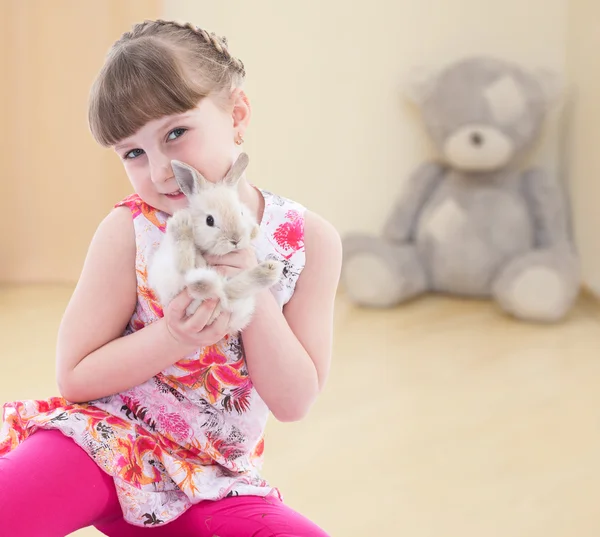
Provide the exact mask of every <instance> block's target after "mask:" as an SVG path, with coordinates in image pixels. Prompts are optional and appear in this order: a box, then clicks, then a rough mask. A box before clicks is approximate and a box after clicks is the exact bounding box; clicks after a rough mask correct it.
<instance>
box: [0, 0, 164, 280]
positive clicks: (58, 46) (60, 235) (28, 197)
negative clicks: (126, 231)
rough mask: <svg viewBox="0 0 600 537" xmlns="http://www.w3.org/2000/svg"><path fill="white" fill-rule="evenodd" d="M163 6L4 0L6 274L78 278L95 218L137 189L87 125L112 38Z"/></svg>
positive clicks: (1, 267)
mask: <svg viewBox="0 0 600 537" xmlns="http://www.w3.org/2000/svg"><path fill="white" fill-rule="evenodd" d="M157 6H158V2H157V1H154V0H128V1H127V2H121V1H118V0H103V1H102V2H81V1H79V0H53V1H52V2H48V1H46V0H27V1H3V2H2V17H1V18H0V35H1V36H2V49H1V50H0V58H1V59H0V68H1V69H2V70H1V72H2V84H1V85H0V86H1V88H2V89H1V92H2V93H1V94H0V98H1V100H0V107H1V108H0V113H1V114H0V115H1V117H2V129H0V130H1V131H2V138H1V139H0V148H1V149H0V150H1V151H2V153H1V155H0V157H1V162H2V168H1V169H2V172H1V179H0V184H1V187H0V189H1V190H0V195H2V200H3V201H4V204H3V208H2V223H3V225H2V232H1V234H0V281H16V282H32V281H33V282H37V281H59V282H60V281H67V282H72V281H75V280H76V279H77V277H78V275H79V272H80V269H81V264H82V262H83V259H84V256H85V253H86V250H87V246H88V243H89V241H90V238H91V236H92V234H93V232H94V230H95V228H96V226H97V224H98V223H99V221H100V220H101V219H102V218H103V216H104V215H105V214H106V213H107V212H108V211H109V210H110V208H111V206H112V205H113V203H115V202H116V201H118V200H119V199H120V198H121V197H122V196H124V195H125V194H127V193H129V191H130V188H129V183H128V181H127V179H126V177H125V175H124V174H123V172H122V170H121V166H120V164H119V162H118V160H117V159H116V157H114V155H112V154H110V153H109V152H108V151H106V150H102V149H100V148H99V146H97V145H96V143H95V142H94V141H93V139H92V137H91V135H90V134H89V132H88V127H87V122H86V114H87V110H86V103H87V96H88V91H89V87H90V85H91V82H92V80H93V78H94V75H95V74H96V73H97V71H98V69H99V68H100V66H101V64H102V60H103V57H104V54H105V53H106V51H107V50H108V48H109V46H110V44H111V43H112V42H113V41H114V40H115V39H116V38H118V36H119V35H120V34H121V33H122V32H123V31H126V30H127V29H128V28H129V26H130V24H131V23H132V22H133V21H135V20H138V19H140V18H145V17H156V16H157V13H158V12H157Z"/></svg>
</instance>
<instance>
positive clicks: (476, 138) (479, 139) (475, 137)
mask: <svg viewBox="0 0 600 537" xmlns="http://www.w3.org/2000/svg"><path fill="white" fill-rule="evenodd" d="M471 142H472V143H473V145H477V146H480V145H483V136H482V135H481V134H479V133H478V132H474V133H472V134H471Z"/></svg>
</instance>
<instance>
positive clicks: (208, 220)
mask: <svg viewBox="0 0 600 537" xmlns="http://www.w3.org/2000/svg"><path fill="white" fill-rule="evenodd" d="M206 225H207V226H209V227H213V226H214V225H215V219H214V218H213V217H212V216H211V215H210V214H209V215H208V216H207V217H206Z"/></svg>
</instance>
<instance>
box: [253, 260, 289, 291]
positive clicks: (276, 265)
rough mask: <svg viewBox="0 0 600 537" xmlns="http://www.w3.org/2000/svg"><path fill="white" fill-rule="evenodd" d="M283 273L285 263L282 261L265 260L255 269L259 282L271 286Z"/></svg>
mask: <svg viewBox="0 0 600 537" xmlns="http://www.w3.org/2000/svg"><path fill="white" fill-rule="evenodd" d="M282 273H283V263H280V262H279V261H272V260H270V261H264V262H262V263H260V264H259V265H258V266H257V267H256V269H255V274H256V278H257V280H258V283H259V284H260V285H264V286H267V287H271V286H272V285H274V284H275V283H277V281H279V278H281V274H282Z"/></svg>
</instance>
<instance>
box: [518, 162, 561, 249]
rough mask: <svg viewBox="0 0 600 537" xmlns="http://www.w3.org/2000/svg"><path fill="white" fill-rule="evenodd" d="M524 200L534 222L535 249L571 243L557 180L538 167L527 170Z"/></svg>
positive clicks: (524, 178)
mask: <svg viewBox="0 0 600 537" xmlns="http://www.w3.org/2000/svg"><path fill="white" fill-rule="evenodd" d="M523 186H524V194H525V199H526V201H527V205H528V206H529V210H530V213H531V215H532V218H533V224H534V240H535V248H552V247H554V246H559V245H560V246H564V245H566V244H567V243H568V242H569V228H568V224H567V215H566V212H567V210H566V206H565V205H566V204H565V201H566V200H565V196H564V193H563V191H562V189H561V187H560V184H559V183H558V181H553V180H552V179H551V177H549V175H548V174H547V173H546V172H545V171H544V170H541V169H539V168H532V169H529V170H527V171H525V172H524V175H523Z"/></svg>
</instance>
